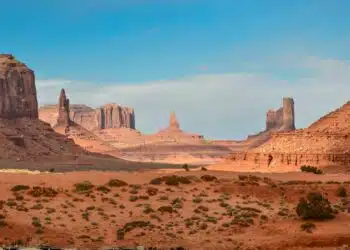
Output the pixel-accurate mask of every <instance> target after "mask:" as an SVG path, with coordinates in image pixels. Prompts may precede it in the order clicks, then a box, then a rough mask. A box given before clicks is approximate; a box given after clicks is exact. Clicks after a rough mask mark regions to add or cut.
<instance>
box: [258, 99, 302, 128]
mask: <svg viewBox="0 0 350 250" xmlns="http://www.w3.org/2000/svg"><path fill="white" fill-rule="evenodd" d="M265 130H266V131H271V130H278V131H291V130H295V112H294V100H293V98H290V97H284V98H283V106H282V107H281V108H279V109H278V110H269V111H268V112H267V113H266V129H265Z"/></svg>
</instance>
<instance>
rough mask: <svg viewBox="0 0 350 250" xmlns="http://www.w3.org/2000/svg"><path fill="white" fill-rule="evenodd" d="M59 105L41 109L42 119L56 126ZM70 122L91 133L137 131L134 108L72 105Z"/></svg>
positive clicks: (115, 105)
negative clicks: (128, 129)
mask: <svg viewBox="0 0 350 250" xmlns="http://www.w3.org/2000/svg"><path fill="white" fill-rule="evenodd" d="M57 109H58V107H57V105H46V106H43V107H41V108H40V109H39V116H40V119H41V120H43V121H46V122H48V123H50V124H51V126H55V125H56V123H57V117H58V113H59V112H57ZM69 109H70V112H69V116H70V120H71V121H72V122H74V123H76V124H79V125H80V126H82V127H84V128H85V129H87V130H89V131H96V130H101V129H108V128H130V129H135V113H134V110H133V109H132V108H129V107H122V106H120V105H117V104H106V105H104V106H103V107H101V108H96V109H93V108H91V107H89V106H86V105H80V104H70V105H69Z"/></svg>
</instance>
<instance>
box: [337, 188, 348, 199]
mask: <svg viewBox="0 0 350 250" xmlns="http://www.w3.org/2000/svg"><path fill="white" fill-rule="evenodd" d="M336 195H337V196H339V197H346V196H347V195H348V193H347V191H346V189H345V187H343V186H341V187H339V188H338V189H337V191H336Z"/></svg>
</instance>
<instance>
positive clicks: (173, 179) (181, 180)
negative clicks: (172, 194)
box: [150, 175, 191, 186]
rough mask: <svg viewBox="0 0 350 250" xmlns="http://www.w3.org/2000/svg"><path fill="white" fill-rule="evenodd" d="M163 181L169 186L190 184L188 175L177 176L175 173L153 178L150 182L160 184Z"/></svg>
mask: <svg viewBox="0 0 350 250" xmlns="http://www.w3.org/2000/svg"><path fill="white" fill-rule="evenodd" d="M163 182H164V183H165V184H166V185H169V186H178V185H179V184H191V180H190V178H189V177H187V176H177V175H169V176H163V177H159V178H155V179H153V180H151V182H150V184H153V185H160V184H162V183H163Z"/></svg>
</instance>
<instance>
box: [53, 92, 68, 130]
mask: <svg viewBox="0 0 350 250" xmlns="http://www.w3.org/2000/svg"><path fill="white" fill-rule="evenodd" d="M56 125H57V126H62V127H65V128H69V126H70V125H71V121H70V118H69V99H68V98H67V97H66V92H65V90H64V89H62V90H61V93H60V97H59V99H58V116H57V124H56Z"/></svg>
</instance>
